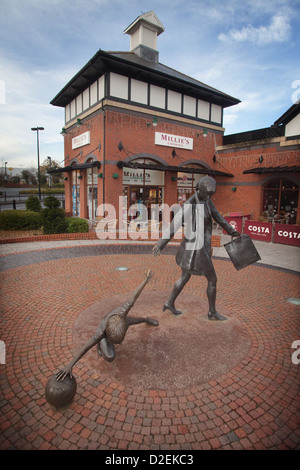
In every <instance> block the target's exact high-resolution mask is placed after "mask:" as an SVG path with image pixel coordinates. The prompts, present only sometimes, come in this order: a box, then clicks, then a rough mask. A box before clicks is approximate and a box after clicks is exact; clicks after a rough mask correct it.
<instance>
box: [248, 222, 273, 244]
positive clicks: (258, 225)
mask: <svg viewBox="0 0 300 470" xmlns="http://www.w3.org/2000/svg"><path fill="white" fill-rule="evenodd" d="M272 230H273V224H271V223H268V222H255V221H254V220H246V221H245V224H244V233H246V234H247V235H249V237H250V238H252V239H253V240H260V241H262V242H271V241H272Z"/></svg>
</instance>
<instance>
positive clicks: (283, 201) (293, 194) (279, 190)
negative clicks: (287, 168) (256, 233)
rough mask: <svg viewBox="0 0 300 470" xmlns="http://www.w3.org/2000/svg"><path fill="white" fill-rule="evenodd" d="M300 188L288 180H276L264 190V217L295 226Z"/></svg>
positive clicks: (269, 183) (266, 185)
mask: <svg viewBox="0 0 300 470" xmlns="http://www.w3.org/2000/svg"><path fill="white" fill-rule="evenodd" d="M298 197H299V186H298V185H296V184H295V183H294V182H293V181H290V180H288V179H286V178H274V179H272V180H271V181H269V182H268V183H267V184H265V186H264V188H263V204H262V215H263V216H264V217H266V218H267V219H268V220H270V221H274V222H279V223H288V224H295V223H296V218H297V209H298Z"/></svg>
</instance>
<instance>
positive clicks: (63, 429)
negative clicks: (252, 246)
mask: <svg viewBox="0 0 300 470" xmlns="http://www.w3.org/2000/svg"><path fill="white" fill-rule="evenodd" d="M150 253H151V247H149V246H142V245H141V244H139V245H128V246H117V245H115V246H105V247H104V246H102V247H97V246H88V247H82V246H80V247H73V248H59V249H51V250H40V251H33V252H30V253H19V254H12V255H7V256H2V257H1V258H0V264H1V273H0V277H1V295H2V309H1V310H2V313H1V322H0V332H1V334H0V339H1V340H2V341H4V342H5V346H6V361H5V362H6V364H0V373H1V375H0V429H1V436H0V448H1V449H2V450H4V449H29V450H31V449H36V450H38V449H39V450H42V449H45V450H46V449H61V450H63V449H101V450H116V449H127V450H141V449H146V450H151V449H153V450H154V449H159V450H163V449H166V450H172V449H175V450H188V449H300V429H299V421H300V416H299V404H300V400H299V379H300V374H299V371H300V365H297V364H294V363H293V361H292V354H293V352H295V350H294V349H293V348H292V344H293V342H294V341H296V340H298V339H300V336H299V320H300V315H299V314H300V311H299V306H298V305H295V304H292V303H290V302H288V300H287V299H288V298H299V297H300V292H299V276H297V275H296V274H295V273H292V272H288V271H286V270H280V269H276V270H275V269H269V268H267V267H265V266H252V267H249V268H246V269H245V270H243V271H240V272H238V273H237V272H236V271H235V270H234V268H233V266H232V265H231V263H230V262H228V261H226V260H222V259H215V260H214V265H215V268H216V272H217V276H218V305H219V306H220V307H221V310H222V309H223V311H224V310H225V311H226V312H229V317H230V318H232V319H238V321H239V322H240V324H241V326H242V328H243V329H244V331H246V332H247V335H248V337H249V338H250V343H249V344H250V346H249V350H247V354H246V355H245V356H244V357H242V358H239V360H238V362H237V363H236V364H235V365H233V366H232V368H230V369H229V370H227V371H226V372H225V373H221V374H219V375H218V374H217V375H216V376H214V377H213V378H212V379H211V378H210V379H209V380H207V381H205V380H204V381H203V380H202V381H200V382H199V383H193V384H192V385H188V386H186V387H181V388H177V387H176V386H175V380H174V386H172V384H171V385H169V386H168V387H166V386H164V387H147V388H143V387H138V386H134V385H128V383H126V382H125V383H124V381H122V380H117V379H116V377H115V376H112V377H111V378H110V376H109V374H108V373H106V374H105V375H103V374H102V371H101V361H99V370H96V369H95V368H91V367H90V363H89V360H88V359H87V358H86V357H84V358H82V360H81V361H79V362H78V363H77V364H76V366H75V367H74V375H75V377H76V379H77V393H76V395H75V398H74V401H73V402H72V403H71V405H70V406H69V407H67V408H65V409H61V410H56V409H54V408H53V407H51V406H50V405H49V404H48V402H47V401H46V399H45V395H44V390H45V385H46V383H47V381H48V379H49V377H50V376H51V375H52V374H53V373H54V372H56V371H58V370H59V368H60V367H61V366H62V365H64V364H66V363H67V362H69V360H70V359H71V357H72V356H73V354H74V351H75V350H76V346H77V345H76V344H74V327H75V325H76V321H77V319H78V318H79V317H80V315H81V314H82V312H83V311H85V310H86V309H88V308H90V307H91V306H92V305H94V304H95V303H96V302H99V301H100V300H102V301H103V304H104V305H105V302H107V301H108V299H111V298H112V297H113V296H121V297H122V296H125V297H126V296H127V295H128V293H130V292H132V290H133V289H134V288H135V286H136V285H137V284H138V283H139V282H140V281H141V279H142V278H143V275H144V272H145V270H146V269H148V267H151V268H152V269H153V272H154V274H155V275H154V277H153V279H152V280H151V283H150V284H149V285H147V286H146V289H145V294H147V295H148V297H147V298H149V296H150V293H151V295H152V292H153V296H155V291H156V292H157V293H158V294H159V295H163V294H164V293H165V298H167V297H168V295H169V293H170V290H171V288H172V286H173V283H174V281H175V280H176V279H177V278H178V275H179V270H178V267H177V266H176V264H175V261H174V253H175V248H170V249H169V250H166V251H165V254H164V255H162V256H160V257H158V258H153V257H152V256H151V254H150ZM120 266H126V267H129V270H128V271H124V272H120V271H118V270H116V268H117V267H120ZM205 290H206V281H205V279H203V278H199V277H192V279H191V280H190V282H189V283H188V284H187V286H186V287H185V290H184V295H185V298H186V297H188V296H190V297H191V298H192V297H193V296H195V293H197V294H199V302H204V303H205V301H206V293H205ZM142 295H143V294H142ZM178 302H179V300H178ZM153 316H154V317H155V318H160V317H161V318H163V319H164V322H169V324H170V327H171V326H172V327H174V321H177V318H176V319H175V318H174V317H173V316H172V315H171V314H170V313H167V312H164V313H163V312H162V311H161V310H158V311H156V312H154V314H153ZM183 320H184V321H185V322H186V323H185V328H188V326H189V322H191V320H189V315H188V313H187V314H185V316H184V318H182V320H181V321H183ZM193 321H196V320H195V319H193ZM200 323H201V322H199V327H200V326H201V325H200ZM193 324H194V323H193ZM224 324H225V322H224ZM218 325H220V324H218ZM167 326H168V325H167ZM191 327H192V322H191ZM137 328H139V327H137ZM140 328H141V327H140ZM142 331H143V330H142V329H141V330H139V332H140V334H141V335H142V334H143V333H142ZM160 331H161V330H159V327H158V329H157V332H156V334H157V335H159V334H161V333H160ZM158 337H159V336H158ZM218 338H219V339H220V335H219V336H218ZM126 339H127V338H125V340H124V342H125V341H126ZM128 341H129V342H130V338H129V339H128ZM182 341H188V339H186V338H182ZM119 346H120V347H121V346H123V345H119ZM119 352H120V355H121V354H122V350H121V349H120V350H119ZM89 354H91V355H93V354H97V351H96V349H95V348H94V350H93V351H90V353H89ZM195 355H197V351H196V350H195ZM164 359H165V358H164ZM218 360H219V361H221V362H222V357H219V359H217V361H218ZM111 364H114V363H111ZM215 366H216V359H215V360H214V362H213V363H212V364H211V367H215ZM180 373H181V375H182V374H183V375H184V373H185V372H184V371H182V370H181V371H180Z"/></svg>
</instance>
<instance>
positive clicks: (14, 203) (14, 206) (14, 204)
mask: <svg viewBox="0 0 300 470" xmlns="http://www.w3.org/2000/svg"><path fill="white" fill-rule="evenodd" d="M13 209H14V210H16V200H15V199H13Z"/></svg>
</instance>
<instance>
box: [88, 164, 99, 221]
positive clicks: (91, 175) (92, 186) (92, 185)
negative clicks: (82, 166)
mask: <svg viewBox="0 0 300 470" xmlns="http://www.w3.org/2000/svg"><path fill="white" fill-rule="evenodd" d="M87 203H88V218H89V219H90V220H94V219H95V218H96V216H97V207H98V169H97V168H96V167H94V168H88V169H87Z"/></svg>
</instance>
